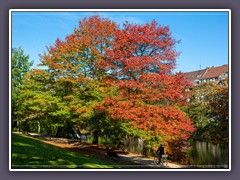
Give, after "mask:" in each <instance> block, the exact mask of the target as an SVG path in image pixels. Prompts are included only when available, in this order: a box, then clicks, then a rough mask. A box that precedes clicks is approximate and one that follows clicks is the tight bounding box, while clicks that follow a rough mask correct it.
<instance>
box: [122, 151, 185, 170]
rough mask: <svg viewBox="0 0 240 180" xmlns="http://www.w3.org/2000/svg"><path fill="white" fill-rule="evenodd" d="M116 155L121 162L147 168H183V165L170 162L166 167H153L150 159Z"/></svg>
mask: <svg viewBox="0 0 240 180" xmlns="http://www.w3.org/2000/svg"><path fill="white" fill-rule="evenodd" d="M118 154H119V156H120V157H121V158H122V160H128V161H132V162H134V163H137V164H141V165H143V166H144V167H147V168H184V166H183V165H180V164H177V163H172V162H168V165H167V166H166V167H164V166H161V165H155V164H154V162H153V159H152V158H149V157H144V156H141V155H137V154H120V153H118ZM136 166H137V165H136Z"/></svg>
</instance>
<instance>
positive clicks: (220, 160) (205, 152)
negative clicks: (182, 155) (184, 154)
mask: <svg viewBox="0 0 240 180" xmlns="http://www.w3.org/2000/svg"><path fill="white" fill-rule="evenodd" d="M191 156H192V159H191V162H190V163H191V165H228V163H229V158H228V157H229V148H228V145H220V144H212V143H209V142H199V141H196V142H194V143H193V149H192V151H191Z"/></svg>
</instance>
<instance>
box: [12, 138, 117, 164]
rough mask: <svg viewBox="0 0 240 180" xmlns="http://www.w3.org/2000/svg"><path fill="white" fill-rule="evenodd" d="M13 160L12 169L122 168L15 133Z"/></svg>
mask: <svg viewBox="0 0 240 180" xmlns="http://www.w3.org/2000/svg"><path fill="white" fill-rule="evenodd" d="M11 158H12V161H11V162H12V164H11V165H12V169H33V168H34V169H59V168H60V169H68V168H94V169H96V168H97V169H98V168H120V165H119V164H117V163H115V162H109V161H105V162H104V161H101V160H98V159H95V158H93V157H89V156H87V155H81V154H77V153H75V152H72V151H69V150H65V149H62V148H59V147H55V146H53V145H50V144H47V143H44V142H41V141H40V140H39V139H36V138H33V137H28V136H25V135H20V134H15V133H12V157H11Z"/></svg>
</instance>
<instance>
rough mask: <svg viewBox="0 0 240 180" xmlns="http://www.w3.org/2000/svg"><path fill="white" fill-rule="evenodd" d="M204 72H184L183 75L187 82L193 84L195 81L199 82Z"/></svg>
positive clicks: (204, 70)
mask: <svg viewBox="0 0 240 180" xmlns="http://www.w3.org/2000/svg"><path fill="white" fill-rule="evenodd" d="M205 72H206V69H202V70H198V71H192V72H186V73H184V75H185V77H186V78H187V80H188V81H189V82H194V81H195V80H199V79H200V78H201V77H202V76H203V75H204V73H205Z"/></svg>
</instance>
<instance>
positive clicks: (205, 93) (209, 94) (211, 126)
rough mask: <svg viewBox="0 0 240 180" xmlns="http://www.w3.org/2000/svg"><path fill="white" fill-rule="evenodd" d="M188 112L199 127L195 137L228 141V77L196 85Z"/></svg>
mask: <svg viewBox="0 0 240 180" xmlns="http://www.w3.org/2000/svg"><path fill="white" fill-rule="evenodd" d="M187 113H188V115H189V116H190V118H191V119H192V120H193V122H194V124H195V126H196V127H197V131H196V132H195V133H194V134H193V138H195V139H198V140H208V141H211V142H213V143H221V142H227V141H228V79H225V80H223V81H221V82H220V83H216V82H208V83H203V84H200V85H198V86H196V87H194V88H193V89H192V96H191V98H190V102H189V104H188V107H187Z"/></svg>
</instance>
